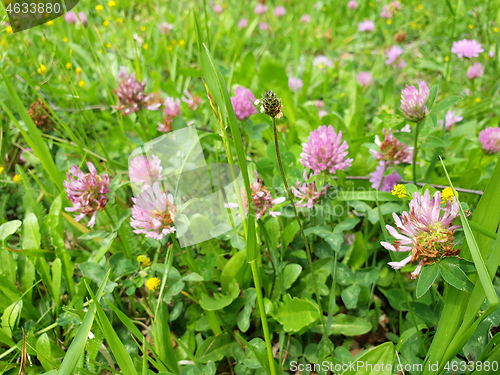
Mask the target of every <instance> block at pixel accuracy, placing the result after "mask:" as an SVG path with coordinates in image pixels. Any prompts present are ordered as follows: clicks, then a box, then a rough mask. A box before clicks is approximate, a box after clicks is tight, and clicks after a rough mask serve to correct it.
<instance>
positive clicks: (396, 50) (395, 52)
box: [385, 46, 403, 65]
mask: <svg viewBox="0 0 500 375" xmlns="http://www.w3.org/2000/svg"><path fill="white" fill-rule="evenodd" d="M402 54H403V49H402V48H401V47H400V46H392V47H391V48H390V49H389V50H388V51H387V52H386V56H387V60H385V64H386V65H390V64H394V63H395V62H396V60H397V59H398V57H399V56H401V55H402Z"/></svg>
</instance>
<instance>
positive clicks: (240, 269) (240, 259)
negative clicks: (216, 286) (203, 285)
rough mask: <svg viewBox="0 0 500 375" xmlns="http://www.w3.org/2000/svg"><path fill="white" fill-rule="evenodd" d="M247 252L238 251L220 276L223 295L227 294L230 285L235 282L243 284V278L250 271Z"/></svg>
mask: <svg viewBox="0 0 500 375" xmlns="http://www.w3.org/2000/svg"><path fill="white" fill-rule="evenodd" d="M248 268H249V267H248V264H247V252H246V250H243V251H238V252H237V253H236V254H235V255H233V256H232V257H231V259H229V260H228V262H227V263H226V265H225V266H224V268H223V269H222V273H221V276H220V284H221V289H222V292H223V293H227V291H228V290H229V285H230V284H231V282H233V281H234V280H236V281H238V282H240V283H241V281H242V276H243V275H244V274H245V271H246V270H248Z"/></svg>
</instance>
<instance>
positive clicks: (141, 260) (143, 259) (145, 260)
mask: <svg viewBox="0 0 500 375" xmlns="http://www.w3.org/2000/svg"><path fill="white" fill-rule="evenodd" d="M137 261H138V262H139V263H140V264H141V266H142V267H149V266H150V265H151V259H150V258H149V257H148V256H146V255H139V256H138V257H137Z"/></svg>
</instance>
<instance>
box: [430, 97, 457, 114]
mask: <svg viewBox="0 0 500 375" xmlns="http://www.w3.org/2000/svg"><path fill="white" fill-rule="evenodd" d="M460 100H462V98H461V97H460V96H448V97H447V98H444V99H443V100H441V101H440V102H439V103H437V104H436V105H435V106H434V107H432V112H433V113H437V112H439V111H443V110H445V109H448V108H450V107H451V106H452V105H453V104H455V103H456V102H458V101H460Z"/></svg>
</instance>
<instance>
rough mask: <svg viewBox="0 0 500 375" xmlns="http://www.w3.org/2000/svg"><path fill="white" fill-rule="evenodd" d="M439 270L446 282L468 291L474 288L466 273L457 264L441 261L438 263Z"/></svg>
mask: <svg viewBox="0 0 500 375" xmlns="http://www.w3.org/2000/svg"><path fill="white" fill-rule="evenodd" d="M439 270H440V272H441V276H443V279H445V280H446V282H448V284H450V285H452V286H454V287H455V288H457V289H459V290H463V291H465V292H468V293H471V292H472V291H473V290H474V284H473V283H472V282H471V281H470V280H469V278H468V277H467V275H466V274H465V273H464V271H462V270H461V269H460V267H459V266H458V265H454V264H451V263H442V264H439Z"/></svg>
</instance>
